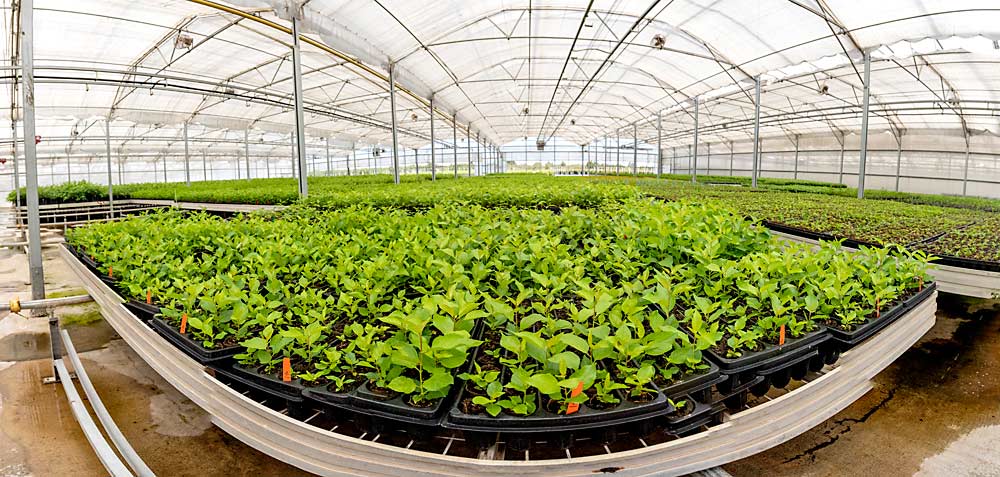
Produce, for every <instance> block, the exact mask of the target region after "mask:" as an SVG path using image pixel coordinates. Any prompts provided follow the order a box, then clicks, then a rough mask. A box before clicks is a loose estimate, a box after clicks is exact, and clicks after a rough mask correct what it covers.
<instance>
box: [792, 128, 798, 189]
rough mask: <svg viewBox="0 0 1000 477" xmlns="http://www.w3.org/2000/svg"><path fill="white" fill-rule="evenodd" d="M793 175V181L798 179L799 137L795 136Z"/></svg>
mask: <svg viewBox="0 0 1000 477" xmlns="http://www.w3.org/2000/svg"><path fill="white" fill-rule="evenodd" d="M794 174H795V175H794V176H793V178H794V179H798V178H799V135H798V134H796V135H795V173H794Z"/></svg>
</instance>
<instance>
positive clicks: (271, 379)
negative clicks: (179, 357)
mask: <svg viewBox="0 0 1000 477" xmlns="http://www.w3.org/2000/svg"><path fill="white" fill-rule="evenodd" d="M213 368H215V369H216V370H220V369H221V370H222V371H223V372H226V373H227V374H230V375H232V376H234V377H235V378H236V379H237V380H238V381H240V382H242V383H245V384H250V385H254V387H255V388H257V389H260V390H261V391H264V392H266V393H270V394H271V395H274V396H277V397H282V398H286V399H287V398H297V399H302V391H303V390H304V389H305V386H303V385H302V381H301V380H299V379H298V378H296V379H293V380H291V381H288V382H286V381H282V380H281V379H280V378H279V377H278V376H272V375H269V374H261V373H258V372H257V371H256V370H255V369H252V368H248V367H245V366H243V365H241V364H239V363H233V364H232V365H230V366H228V367H226V366H213Z"/></svg>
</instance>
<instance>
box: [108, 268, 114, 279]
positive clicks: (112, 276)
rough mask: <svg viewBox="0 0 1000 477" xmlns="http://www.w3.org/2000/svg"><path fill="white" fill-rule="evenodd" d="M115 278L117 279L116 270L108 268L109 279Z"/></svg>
mask: <svg viewBox="0 0 1000 477" xmlns="http://www.w3.org/2000/svg"><path fill="white" fill-rule="evenodd" d="M114 277H115V270H114V268H112V267H110V266H109V267H108V278H114Z"/></svg>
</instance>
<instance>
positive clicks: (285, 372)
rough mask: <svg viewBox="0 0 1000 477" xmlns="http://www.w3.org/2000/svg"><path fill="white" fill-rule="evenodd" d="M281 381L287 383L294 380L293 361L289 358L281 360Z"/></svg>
mask: <svg viewBox="0 0 1000 477" xmlns="http://www.w3.org/2000/svg"><path fill="white" fill-rule="evenodd" d="M281 380H282V381H284V382H286V383H287V382H290V381H291V380H292V361H291V360H289V359H288V358H284V359H282V360H281Z"/></svg>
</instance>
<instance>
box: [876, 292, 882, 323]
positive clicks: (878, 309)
mask: <svg viewBox="0 0 1000 477" xmlns="http://www.w3.org/2000/svg"><path fill="white" fill-rule="evenodd" d="M875 318H882V306H881V305H879V303H878V297H875Z"/></svg>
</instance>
